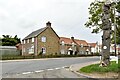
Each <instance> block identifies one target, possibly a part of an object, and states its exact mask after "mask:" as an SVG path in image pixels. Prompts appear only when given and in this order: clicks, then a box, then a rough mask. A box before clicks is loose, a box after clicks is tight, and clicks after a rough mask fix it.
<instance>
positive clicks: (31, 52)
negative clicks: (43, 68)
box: [29, 44, 34, 54]
mask: <svg viewBox="0 0 120 80" xmlns="http://www.w3.org/2000/svg"><path fill="white" fill-rule="evenodd" d="M33 53H34V45H33V44H32V45H31V47H30V48H29V54H33Z"/></svg>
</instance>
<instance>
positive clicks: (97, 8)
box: [85, 0, 120, 44]
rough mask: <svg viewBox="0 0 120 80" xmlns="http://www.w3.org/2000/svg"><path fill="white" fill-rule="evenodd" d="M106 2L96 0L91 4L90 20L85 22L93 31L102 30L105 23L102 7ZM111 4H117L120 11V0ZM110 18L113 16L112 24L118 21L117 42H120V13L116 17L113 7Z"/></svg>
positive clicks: (117, 10) (117, 9) (119, 11)
mask: <svg viewBox="0 0 120 80" xmlns="http://www.w3.org/2000/svg"><path fill="white" fill-rule="evenodd" d="M103 4H104V2H103V1H100V0H95V1H94V2H92V3H91V4H90V7H89V8H88V9H89V14H90V16H89V18H88V21H87V22H86V23H85V26H86V27H87V28H92V29H93V30H92V33H99V32H101V31H102V28H103V25H102V13H103V10H102V7H103ZM111 6H115V8H116V9H115V10H116V12H118V13H120V1H118V2H117V3H114V2H113V3H111ZM110 18H111V24H112V25H113V24H114V22H115V21H116V25H117V27H116V33H117V34H116V35H117V36H116V39H117V40H116V42H117V44H120V15H117V16H115V18H114V13H113V8H111V12H110ZM112 43H114V31H113V36H112Z"/></svg>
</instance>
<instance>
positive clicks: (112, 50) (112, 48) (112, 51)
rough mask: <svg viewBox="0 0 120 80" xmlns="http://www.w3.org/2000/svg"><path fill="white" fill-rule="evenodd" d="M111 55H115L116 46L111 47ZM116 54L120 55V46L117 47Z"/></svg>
mask: <svg viewBox="0 0 120 80" xmlns="http://www.w3.org/2000/svg"><path fill="white" fill-rule="evenodd" d="M110 53H111V54H115V44H111V46H110ZM116 54H117V55H118V54H119V55H120V44H117V45H116Z"/></svg>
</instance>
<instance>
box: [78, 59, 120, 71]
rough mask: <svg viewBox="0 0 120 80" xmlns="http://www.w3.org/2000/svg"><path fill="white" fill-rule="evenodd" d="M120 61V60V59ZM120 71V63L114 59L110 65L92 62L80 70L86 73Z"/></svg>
mask: <svg viewBox="0 0 120 80" xmlns="http://www.w3.org/2000/svg"><path fill="white" fill-rule="evenodd" d="M119 61H120V60H119ZM118 71H120V63H118V64H116V62H115V61H112V62H111V64H110V65H109V66H108V67H99V64H92V65H89V66H85V67H83V68H81V69H80V72H85V73H94V72H97V73H105V72H115V73H118Z"/></svg>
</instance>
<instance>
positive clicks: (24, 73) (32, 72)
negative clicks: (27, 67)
mask: <svg viewBox="0 0 120 80" xmlns="http://www.w3.org/2000/svg"><path fill="white" fill-rule="evenodd" d="M30 73H33V72H24V73H22V74H30Z"/></svg>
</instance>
